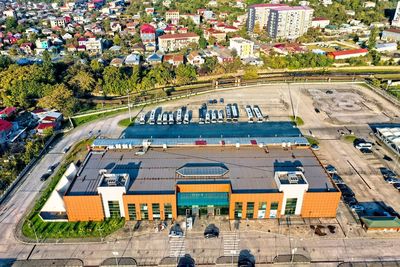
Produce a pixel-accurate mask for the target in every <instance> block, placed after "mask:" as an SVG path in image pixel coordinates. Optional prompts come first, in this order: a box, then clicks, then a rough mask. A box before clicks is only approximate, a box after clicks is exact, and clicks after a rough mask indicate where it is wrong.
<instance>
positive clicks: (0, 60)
mask: <svg viewBox="0 0 400 267" xmlns="http://www.w3.org/2000/svg"><path fill="white" fill-rule="evenodd" d="M12 63H13V61H12V59H11V58H10V57H9V56H4V55H0V70H4V69H7V68H8V66H10V65H11V64H12Z"/></svg>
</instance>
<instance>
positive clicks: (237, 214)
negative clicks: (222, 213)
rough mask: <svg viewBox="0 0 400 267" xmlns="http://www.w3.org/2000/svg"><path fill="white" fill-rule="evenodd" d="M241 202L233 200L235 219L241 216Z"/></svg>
mask: <svg viewBox="0 0 400 267" xmlns="http://www.w3.org/2000/svg"><path fill="white" fill-rule="evenodd" d="M242 209H243V204H242V202H235V219H239V218H242Z"/></svg>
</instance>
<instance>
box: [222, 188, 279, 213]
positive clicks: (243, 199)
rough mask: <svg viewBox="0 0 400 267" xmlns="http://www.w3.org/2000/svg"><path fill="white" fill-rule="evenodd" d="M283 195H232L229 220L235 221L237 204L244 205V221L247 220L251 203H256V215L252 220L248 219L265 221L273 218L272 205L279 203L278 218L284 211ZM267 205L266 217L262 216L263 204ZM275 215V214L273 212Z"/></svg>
mask: <svg viewBox="0 0 400 267" xmlns="http://www.w3.org/2000/svg"><path fill="white" fill-rule="evenodd" d="M282 200H283V193H262V194H231V195H230V205H229V219H231V220H233V219H235V203H237V202H238V203H242V212H241V213H242V217H241V218H242V219H245V218H247V216H246V215H247V206H248V205H249V203H252V202H253V203H254V213H253V217H252V218H248V219H257V218H258V219H265V218H271V204H272V203H277V204H278V205H277V206H278V207H277V211H276V217H279V214H280V212H281V209H282ZM262 203H266V210H265V215H264V216H260V214H259V212H258V211H259V210H261V206H260V205H261V204H262ZM273 213H274V214H275V212H273Z"/></svg>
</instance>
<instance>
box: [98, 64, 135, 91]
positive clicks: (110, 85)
mask: <svg viewBox="0 0 400 267" xmlns="http://www.w3.org/2000/svg"><path fill="white" fill-rule="evenodd" d="M103 80H104V86H103V91H104V93H105V94H114V95H125V94H126V93H127V91H128V89H129V82H128V76H127V75H126V73H124V71H123V69H122V68H117V67H113V66H108V67H105V68H104V71H103Z"/></svg>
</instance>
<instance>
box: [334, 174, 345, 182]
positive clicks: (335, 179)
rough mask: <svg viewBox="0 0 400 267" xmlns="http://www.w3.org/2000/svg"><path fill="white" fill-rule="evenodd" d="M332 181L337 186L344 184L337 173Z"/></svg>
mask: <svg viewBox="0 0 400 267" xmlns="http://www.w3.org/2000/svg"><path fill="white" fill-rule="evenodd" d="M332 180H333V182H334V183H335V184H344V181H343V179H342V177H340V176H339V175H338V174H337V173H334V174H332Z"/></svg>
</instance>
